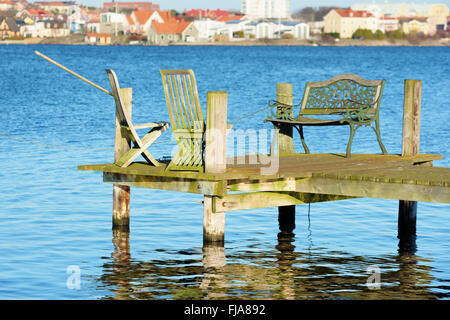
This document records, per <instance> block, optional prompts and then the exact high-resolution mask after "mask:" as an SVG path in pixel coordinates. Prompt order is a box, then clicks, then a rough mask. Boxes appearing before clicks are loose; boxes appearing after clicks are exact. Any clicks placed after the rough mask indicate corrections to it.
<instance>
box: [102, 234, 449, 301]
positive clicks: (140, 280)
mask: <svg viewBox="0 0 450 320" xmlns="http://www.w3.org/2000/svg"><path fill="white" fill-rule="evenodd" d="M309 236H311V235H309ZM294 240H295V235H294V233H292V232H289V231H286V230H284V231H281V232H280V233H279V234H278V244H277V245H276V248H274V249H268V248H264V247H263V246H262V245H261V250H253V251H251V250H243V249H242V248H233V247H232V244H231V245H230V247H229V248H224V247H221V246H205V247H203V248H193V249H187V250H183V251H169V250H164V249H161V250H158V254H163V255H164V259H159V260H158V259H154V260H150V261H135V260H133V259H132V257H130V248H129V231H128V230H116V229H115V230H113V244H114V251H113V253H112V255H111V257H112V259H111V260H108V261H107V262H106V263H105V264H104V265H103V274H102V276H101V277H100V278H99V279H98V281H97V282H98V283H97V285H98V286H99V287H102V288H103V289H107V290H109V291H110V292H111V295H108V296H106V297H105V298H106V299H250V298H252V299H255V298H256V299H436V298H445V297H447V298H448V297H449V295H448V294H447V293H446V294H442V293H439V288H437V289H436V290H434V292H433V287H432V285H431V282H432V281H433V280H434V279H433V277H432V276H431V275H430V271H431V267H429V265H430V261H429V260H426V259H424V258H422V257H420V256H418V255H415V254H410V253H409V254H403V253H399V254H398V255H383V256H375V257H361V256H355V255H351V254H349V253H346V252H341V251H329V250H327V249H326V248H316V247H311V246H310V247H309V249H308V250H306V251H305V252H303V251H301V250H296V246H295V245H294V243H295V241H294ZM252 249H254V248H252ZM369 266H378V267H379V268H380V271H381V288H380V289H377V290H370V289H369V288H368V287H367V285H366V283H367V280H368V277H369V275H370V274H368V273H367V268H368V267H369Z"/></svg>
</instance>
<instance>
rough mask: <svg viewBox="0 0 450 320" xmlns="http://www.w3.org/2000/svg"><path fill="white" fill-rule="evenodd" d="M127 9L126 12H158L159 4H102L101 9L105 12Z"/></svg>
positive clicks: (143, 2)
mask: <svg viewBox="0 0 450 320" xmlns="http://www.w3.org/2000/svg"><path fill="white" fill-rule="evenodd" d="M116 8H117V9H118V10H121V9H128V10H146V11H159V10H160V8H159V4H154V3H151V2H149V1H140V2H103V9H104V10H105V11H114V10H115V9H116Z"/></svg>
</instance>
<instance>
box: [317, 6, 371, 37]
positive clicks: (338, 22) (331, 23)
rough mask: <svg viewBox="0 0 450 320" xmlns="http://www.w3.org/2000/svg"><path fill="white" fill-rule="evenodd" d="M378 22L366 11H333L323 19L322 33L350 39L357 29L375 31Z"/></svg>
mask: <svg viewBox="0 0 450 320" xmlns="http://www.w3.org/2000/svg"><path fill="white" fill-rule="evenodd" d="M377 26H378V21H377V19H376V18H375V16H374V15H373V14H371V13H370V12H367V11H355V10H352V9H350V8H348V9H333V10H331V11H330V12H329V13H328V14H327V15H326V16H325V17H324V32H325V33H338V34H339V36H340V38H351V37H352V35H353V33H355V31H356V30H358V29H369V30H371V31H372V32H375V31H376V30H377Z"/></svg>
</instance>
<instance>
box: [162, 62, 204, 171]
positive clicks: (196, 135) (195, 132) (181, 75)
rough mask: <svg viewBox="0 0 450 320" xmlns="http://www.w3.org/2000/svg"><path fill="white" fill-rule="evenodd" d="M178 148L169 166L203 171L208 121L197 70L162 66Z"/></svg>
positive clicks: (165, 93) (168, 107)
mask: <svg viewBox="0 0 450 320" xmlns="http://www.w3.org/2000/svg"><path fill="white" fill-rule="evenodd" d="M160 73H161V77H162V83H163V87H164V95H165V98H166V103H167V110H168V112H169V118H170V123H171V125H172V133H173V134H174V136H175V139H176V141H177V144H178V152H177V153H176V155H175V156H174V157H173V158H172V160H171V162H170V163H169V165H168V166H167V169H166V170H189V171H199V172H202V171H204V161H203V160H204V159H203V150H204V138H203V135H204V133H205V121H204V118H203V113H202V109H201V106H200V101H199V97H198V91H197V83H196V81H195V75H194V71H192V70H160Z"/></svg>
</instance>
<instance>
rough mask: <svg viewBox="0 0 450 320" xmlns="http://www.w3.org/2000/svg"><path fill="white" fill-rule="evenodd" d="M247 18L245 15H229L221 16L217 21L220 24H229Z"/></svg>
mask: <svg viewBox="0 0 450 320" xmlns="http://www.w3.org/2000/svg"><path fill="white" fill-rule="evenodd" d="M244 17H245V16H244V15H227V16H220V17H218V18H217V19H216V21H220V22H228V21H234V20H242V19H243V18H244Z"/></svg>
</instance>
